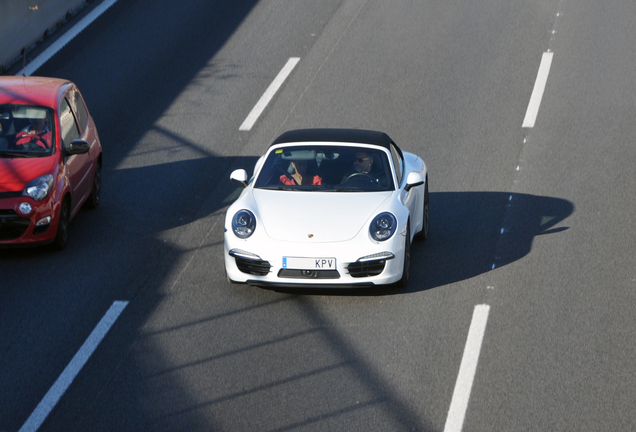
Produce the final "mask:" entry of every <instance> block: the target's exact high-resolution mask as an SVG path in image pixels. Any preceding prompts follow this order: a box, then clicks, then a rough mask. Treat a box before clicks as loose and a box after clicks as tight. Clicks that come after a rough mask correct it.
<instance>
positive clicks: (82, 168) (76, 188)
mask: <svg viewBox="0 0 636 432" xmlns="http://www.w3.org/2000/svg"><path fill="white" fill-rule="evenodd" d="M73 90H74V89H71V90H70V91H69V92H67V93H66V94H65V95H64V97H62V99H61V100H60V108H59V113H60V127H61V136H62V147H63V149H64V151H66V150H67V149H68V148H69V146H70V144H71V143H72V142H73V141H74V140H76V139H85V138H86V136H85V135H86V133H85V132H86V131H85V127H84V129H83V128H82V127H81V126H80V124H79V123H78V120H77V117H76V114H75V112H74V111H73V109H72V108H71V102H70V101H72V100H73V98H74V97H76V95H74V94H73ZM65 159H66V160H65V166H66V172H67V175H68V179H69V182H70V188H71V207H72V213H75V211H76V210H77V208H78V207H79V205H80V204H81V203H82V202H84V200H85V199H86V197H87V196H88V194H89V192H90V190H91V186H92V177H91V175H90V174H91V173H92V170H91V168H92V157H91V154H90V152H89V153H85V154H75V155H70V156H67V157H66V158H65Z"/></svg>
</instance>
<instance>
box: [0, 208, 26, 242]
mask: <svg viewBox="0 0 636 432" xmlns="http://www.w3.org/2000/svg"><path fill="white" fill-rule="evenodd" d="M30 224H31V221H30V220H29V219H24V218H21V217H19V216H18V215H17V214H16V213H15V212H14V211H13V210H0V241H2V240H14V239H17V238H19V237H20V236H22V235H24V233H25V232H26V230H27V228H29V225H30Z"/></svg>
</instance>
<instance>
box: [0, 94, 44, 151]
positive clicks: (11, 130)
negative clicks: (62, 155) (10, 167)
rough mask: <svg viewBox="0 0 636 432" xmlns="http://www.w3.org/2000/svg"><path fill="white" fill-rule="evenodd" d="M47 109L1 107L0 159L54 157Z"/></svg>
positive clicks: (9, 105) (14, 106)
mask: <svg viewBox="0 0 636 432" xmlns="http://www.w3.org/2000/svg"><path fill="white" fill-rule="evenodd" d="M52 112H53V111H52V110H51V109H50V108H45V107H40V106H30V105H14V104H0V157H2V158H14V157H43V156H49V155H51V154H53V152H54V151H55V146H54V145H53V115H52Z"/></svg>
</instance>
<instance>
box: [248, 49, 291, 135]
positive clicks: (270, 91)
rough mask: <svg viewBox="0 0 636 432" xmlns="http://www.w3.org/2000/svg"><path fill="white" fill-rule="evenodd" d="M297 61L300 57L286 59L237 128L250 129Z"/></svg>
mask: <svg viewBox="0 0 636 432" xmlns="http://www.w3.org/2000/svg"><path fill="white" fill-rule="evenodd" d="M299 61H300V58H298V57H291V58H290V59H289V60H287V63H286V64H285V66H284V67H283V69H281V71H280V72H279V73H278V75H277V76H276V78H274V81H272V83H271V84H270V85H269V87H267V90H265V93H263V96H261V98H260V99H259V101H258V102H256V105H254V108H252V111H251V112H250V113H249V115H248V116H247V118H246V119H245V121H244V122H243V124H241V126H240V127H239V130H241V131H249V130H251V129H252V126H254V123H256V120H258V118H259V117H260V115H261V114H262V113H263V111H264V110H265V107H267V104H268V103H269V102H270V101H271V100H272V98H273V97H274V95H275V94H276V92H277V91H278V89H279V88H280V87H281V86H282V85H283V83H284V82H285V80H286V79H287V77H288V76H289V74H290V73H291V72H292V70H294V67H296V64H297V63H298V62H299Z"/></svg>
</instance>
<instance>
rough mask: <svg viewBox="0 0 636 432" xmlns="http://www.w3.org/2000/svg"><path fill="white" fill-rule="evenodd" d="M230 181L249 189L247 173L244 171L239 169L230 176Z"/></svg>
mask: <svg viewBox="0 0 636 432" xmlns="http://www.w3.org/2000/svg"><path fill="white" fill-rule="evenodd" d="M230 180H232V181H233V182H236V183H238V184H240V185H241V186H243V187H247V171H245V170H244V169H237V170H234V171H232V174H230Z"/></svg>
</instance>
